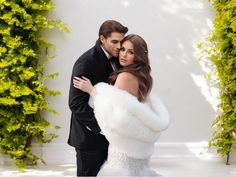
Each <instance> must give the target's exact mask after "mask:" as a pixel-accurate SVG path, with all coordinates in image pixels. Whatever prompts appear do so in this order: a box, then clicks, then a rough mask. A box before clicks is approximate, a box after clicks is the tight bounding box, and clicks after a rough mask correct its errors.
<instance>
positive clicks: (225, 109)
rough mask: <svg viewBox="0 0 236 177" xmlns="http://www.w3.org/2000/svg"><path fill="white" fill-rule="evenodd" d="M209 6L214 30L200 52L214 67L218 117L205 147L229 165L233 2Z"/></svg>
mask: <svg viewBox="0 0 236 177" xmlns="http://www.w3.org/2000/svg"><path fill="white" fill-rule="evenodd" d="M210 3H211V5H212V7H213V9H214V11H215V18H214V21H213V24H214V31H213V33H212V35H211V36H210V37H209V38H208V39H206V41H205V44H206V43H208V44H210V45H205V46H207V47H208V48H206V47H205V48H204V50H205V51H206V53H207V54H208V56H209V58H210V61H211V62H212V63H213V64H214V68H215V71H214V73H215V75H216V76H217V80H216V82H217V85H218V88H219V100H220V104H219V105H218V107H219V109H220V114H219V115H218V116H217V118H216V120H215V121H214V122H213V125H214V126H215V127H216V130H215V132H214V133H213V137H212V139H211V140H210V142H209V144H210V146H214V147H216V148H217V152H218V153H219V154H221V155H223V156H226V157H227V160H226V164H229V155H230V152H231V151H232V149H233V148H234V146H235V145H236V1H235V0H211V1H210ZM203 46H204V45H202V46H200V47H203ZM209 46H210V48H209Z"/></svg>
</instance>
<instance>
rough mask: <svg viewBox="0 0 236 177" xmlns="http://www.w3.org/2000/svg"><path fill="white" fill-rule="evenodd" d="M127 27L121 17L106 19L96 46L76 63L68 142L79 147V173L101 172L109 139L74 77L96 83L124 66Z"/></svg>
mask: <svg viewBox="0 0 236 177" xmlns="http://www.w3.org/2000/svg"><path fill="white" fill-rule="evenodd" d="M127 31H128V28H127V27H125V26H123V25H122V24H120V23H119V22H117V21H114V20H107V21H105V22H104V23H103V24H102V25H101V26H100V29H99V39H98V40H97V42H96V44H95V46H94V47H92V48H91V49H89V50H88V51H87V52H85V53H84V54H82V55H81V56H80V57H79V59H78V60H77V61H76V62H75V64H74V67H73V71H72V76H71V84H70V93H69V107H70V110H71V125H70V134H69V139H68V144H69V145H71V146H73V147H75V150H76V159H77V176H96V175H97V173H98V171H99V169H100V167H101V165H102V164H103V162H104V161H105V160H106V158H107V151H108V144H109V143H108V141H107V140H106V138H105V137H104V136H103V135H102V134H101V129H100V127H99V126H98V124H97V121H96V118H95V117H94V112H93V109H92V108H91V107H90V106H89V105H88V100H89V95H88V94H87V93H85V92H83V91H81V90H79V89H76V88H74V87H73V78H74V76H77V77H81V76H85V77H87V78H89V79H90V80H91V82H92V84H93V85H95V84H96V83H98V82H107V79H108V77H109V75H110V74H111V73H112V72H113V71H114V70H116V69H117V67H119V66H120V65H119V61H118V59H117V57H118V55H119V49H120V42H121V40H122V39H123V38H124V36H125V34H126V33H127ZM114 57H115V58H114ZM114 59H115V60H114ZM111 60H112V62H111Z"/></svg>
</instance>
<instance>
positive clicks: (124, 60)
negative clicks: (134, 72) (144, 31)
mask: <svg viewBox="0 0 236 177" xmlns="http://www.w3.org/2000/svg"><path fill="white" fill-rule="evenodd" d="M119 62H120V64H121V66H128V65H130V64H133V63H134V47H133V44H132V43H131V42H130V41H125V42H124V43H123V44H122V46H121V48H120V53H119Z"/></svg>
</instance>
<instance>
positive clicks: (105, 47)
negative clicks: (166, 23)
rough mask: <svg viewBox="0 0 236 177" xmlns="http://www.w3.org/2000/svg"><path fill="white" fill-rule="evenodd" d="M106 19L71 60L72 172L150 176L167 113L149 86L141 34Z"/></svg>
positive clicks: (148, 68)
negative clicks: (90, 41)
mask: <svg viewBox="0 0 236 177" xmlns="http://www.w3.org/2000/svg"><path fill="white" fill-rule="evenodd" d="M127 31H128V28H127V27H125V26H123V25H122V24H120V23H119V22H117V21H114V20H107V21H105V22H104V23H103V24H102V25H101V26H100V29H99V38H98V40H97V42H96V44H95V46H94V47H92V48H91V49H89V50H88V51H87V52H85V53H84V54H83V55H81V56H80V57H79V59H78V60H77V61H76V62H75V64H74V67H73V71H72V77H71V86H70V93H69V107H70V110H71V112H72V114H71V126H70V135H69V140H68V143H69V145H71V146H73V147H75V150H76V159H77V176H156V177H160V176H161V175H159V174H158V173H156V172H155V171H154V170H153V169H151V168H150V167H149V165H148V164H149V159H150V157H151V155H152V154H153V150H154V144H155V142H156V141H157V139H158V138H159V136H160V133H161V132H162V131H163V130H165V129H166V128H167V126H168V125H169V116H168V112H167V110H166V108H165V106H164V105H163V104H162V102H161V101H160V99H159V98H157V97H151V96H150V95H149V93H150V91H151V89H152V82H153V80H152V77H151V74H150V72H151V67H150V63H149V58H148V48H147V44H146V42H145V40H144V39H143V38H142V37H140V36H139V35H136V34H129V35H127V36H125V34H126V33H127Z"/></svg>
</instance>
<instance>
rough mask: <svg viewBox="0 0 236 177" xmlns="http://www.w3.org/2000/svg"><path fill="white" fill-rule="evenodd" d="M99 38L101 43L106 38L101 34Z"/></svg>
mask: <svg viewBox="0 0 236 177" xmlns="http://www.w3.org/2000/svg"><path fill="white" fill-rule="evenodd" d="M99 40H100V42H101V44H103V43H104V42H105V40H106V38H105V37H104V36H103V35H100V36H99Z"/></svg>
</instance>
